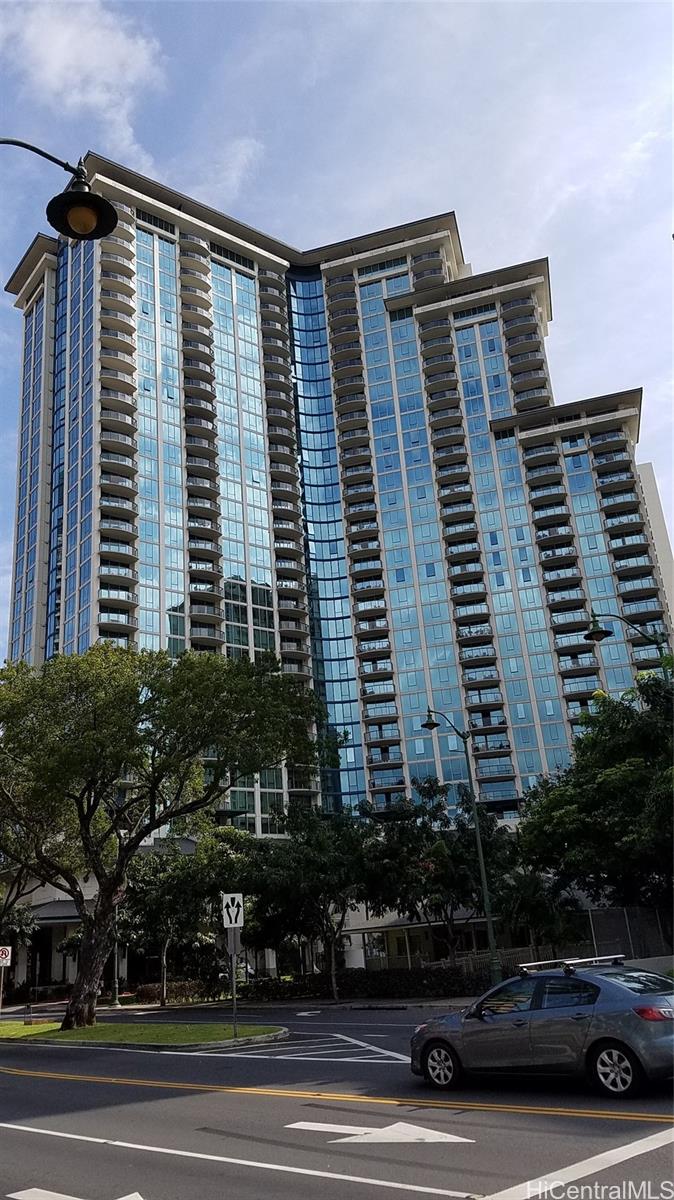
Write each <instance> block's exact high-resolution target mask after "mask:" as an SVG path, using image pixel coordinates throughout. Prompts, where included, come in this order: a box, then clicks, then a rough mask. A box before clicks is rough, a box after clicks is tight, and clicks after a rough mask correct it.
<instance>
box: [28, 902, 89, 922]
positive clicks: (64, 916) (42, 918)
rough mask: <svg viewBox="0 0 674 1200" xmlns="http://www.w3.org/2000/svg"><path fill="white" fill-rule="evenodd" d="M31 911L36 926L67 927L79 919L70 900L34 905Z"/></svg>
mask: <svg viewBox="0 0 674 1200" xmlns="http://www.w3.org/2000/svg"><path fill="white" fill-rule="evenodd" d="M32 911H33V916H34V917H35V920H36V921H37V923H38V925H69V924H71V923H72V922H76V923H79V919H80V917H79V913H78V911H77V909H76V908H75V904H74V902H73V901H72V900H48V901H47V902H46V903H45V904H36V905H35V907H34V909H33V910H32Z"/></svg>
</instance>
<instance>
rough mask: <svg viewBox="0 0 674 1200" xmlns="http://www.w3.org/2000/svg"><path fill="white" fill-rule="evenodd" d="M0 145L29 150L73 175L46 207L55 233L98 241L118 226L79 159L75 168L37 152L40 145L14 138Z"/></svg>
mask: <svg viewBox="0 0 674 1200" xmlns="http://www.w3.org/2000/svg"><path fill="white" fill-rule="evenodd" d="M0 146H19V147H20V149H22V150H30V152H31V154H38V155H39V156H40V158H46V159H47V160H48V162H53V163H56V166H57V167H62V168H63V170H64V171H68V172H69V173H70V174H71V175H72V179H71V181H70V183H69V184H68V187H67V188H66V190H65V191H64V192H59V194H58V195H57V196H53V197H52V199H51V200H50V201H49V204H48V205H47V220H48V221H49V224H50V225H51V226H52V228H53V229H55V230H56V231H57V233H62V234H63V235H64V236H65V237H70V238H75V239H76V240H77V241H80V242H91V241H98V240H99V239H100V238H103V237H107V236H108V234H110V233H112V231H113V229H114V228H115V226H116V224H117V213H116V211H115V208H114V205H112V204H111V203H110V201H109V200H106V199H105V197H104V196H99V195H98V194H97V193H96V192H92V190H91V184H90V183H89V181H88V179H87V173H86V170H85V168H84V162H83V160H82V159H80V161H79V162H78V164H77V166H76V167H74V166H73V165H72V163H69V162H65V161H64V160H63V159H62V158H55V157H54V155H53V154H48V153H47V151H46V150H40V148H39V146H32V145H31V144H30V142H19V141H17V140H16V139H15V138H0Z"/></svg>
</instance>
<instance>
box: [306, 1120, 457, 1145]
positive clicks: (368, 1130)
mask: <svg viewBox="0 0 674 1200" xmlns="http://www.w3.org/2000/svg"><path fill="white" fill-rule="evenodd" d="M286 1129H309V1130H314V1131H315V1132H316V1133H346V1134H348V1135H349V1136H348V1137H338V1138H331V1139H330V1140H331V1142H472V1141H474V1139H473V1138H465V1137H458V1136H457V1134H455V1133H441V1132H440V1130H439V1129H423V1128H422V1127H421V1125H408V1124H407V1122H406V1121H395V1122H394V1123H393V1125H384V1126H383V1127H380V1128H377V1127H376V1126H373V1125H324V1124H322V1123H321V1122H319V1121H296V1122H295V1124H294V1125H286Z"/></svg>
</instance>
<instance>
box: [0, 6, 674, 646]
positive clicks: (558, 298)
mask: <svg viewBox="0 0 674 1200" xmlns="http://www.w3.org/2000/svg"><path fill="white" fill-rule="evenodd" d="M671 48H672V30H671V9H670V6H669V4H668V3H659V2H657V3H651V2H649V0H639V2H637V3H629V2H626V3H617V4H616V3H612V2H611V0H607V2H603V0H593V2H590V3H575V2H572V0H563V2H560V3H557V2H555V0H549V2H548V0H539V2H536V3H527V2H519V0H517V2H514V3H511V2H509V0H502V2H497V3H491V2H485V3H481V2H480V0H477V2H473V3H453V2H451V0H446V2H441V3H435V2H431V0H406V2H404V3H397V2H393V0H367V2H364V3H350V2H348V0H342V2H337V3H333V2H331V0H325V2H324V0H310V2H308V3H289V2H286V0H273V2H265V3H257V2H256V0H219V2H213V3H210V2H208V3H204V2H201V0H157V2H155V3H143V2H133V3H121V4H120V3H116V2H114V0H77V2H75V3H65V4H62V3H60V2H59V0H51V2H50V3H47V4H42V3H40V4H32V3H30V2H28V3H27V2H26V0H0V77H1V78H2V84H1V85H0V86H1V92H0V105H1V108H2V112H3V117H4V121H3V125H4V130H3V132H4V135H5V136H8V137H17V138H21V139H23V140H26V141H32V142H37V143H38V144H39V145H42V146H44V147H45V148H46V149H48V150H51V151H52V153H55V154H57V155H59V156H63V157H65V158H69V159H70V160H71V161H72V160H76V159H77V157H78V156H79V155H80V154H81V153H83V152H84V151H86V150H87V149H89V148H93V149H96V150H98V151H99V152H101V153H102V154H105V155H107V156H108V157H110V158H113V159H116V160H118V161H120V162H125V163H127V164H128V165H130V166H132V167H135V168H137V169H139V170H141V171H144V172H145V173H147V174H150V175H153V176H155V177H157V178H159V179H161V180H163V181H165V182H167V183H169V184H173V185H174V186H176V187H178V188H180V189H182V190H184V191H187V192H190V193H191V194H193V195H196V196H199V197H201V198H203V199H204V200H207V201H208V202H210V203H211V204H214V205H215V206H216V207H219V208H221V209H223V210H225V211H228V212H231V213H233V214H234V215H236V216H239V217H241V218H242V219H243V220H245V221H247V222H249V223H250V224H252V225H257V226H258V227H260V228H262V229H265V230H266V231H268V232H270V233H274V234H277V235H278V236H279V237H282V238H284V239H286V240H288V241H290V242H292V243H294V244H295V245H298V246H303V247H308V246H311V245H318V244H320V243H322V242H327V241H333V240H336V239H338V238H341V237H347V236H348V235H350V234H351V235H355V234H358V233H363V232H367V231H368V230H370V229H374V228H378V227H381V226H385V225H393V224H396V223H398V222H401V221H405V220H408V219H411V218H414V217H419V216H422V215H425V214H430V213H435V212H440V211H444V210H446V209H452V208H453V209H455V210H456V213H457V216H458V221H459V228H460V230H461V236H462V241H463V246H464V252H465V254H466V257H467V259H469V261H471V262H472V264H473V268H474V270H476V271H479V270H485V269H487V268H489V267H493V266H504V265H507V264H508V263H514V262H519V261H523V260H526V259H529V258H533V257H536V256H539V255H549V257H550V269H551V279H552V294H553V310H554V320H553V323H552V326H551V330H550V337H549V339H548V352H549V358H550V365H551V370H552V378H553V385H554V389H555V397H556V401H557V402H558V403H563V402H565V401H570V400H574V399H578V398H581V397H584V396H590V395H597V394H600V393H603V392H610V391H613V390H619V389H621V388H626V387H632V386H635V385H643V387H644V393H645V394H644V409H643V418H642V437H641V445H640V454H639V457H640V459H641V461H649V460H650V461H653V462H654V463H655V467H656V472H657V475H658V479H659V482H660V490H661V493H662V497H663V502H664V503H665V507H666V510H667V511H668V512H669V515H670V519H671V515H672V499H671V494H672V487H671V482H672V435H671V428H672V416H671V414H672V407H671V366H672V338H671V328H672V326H671V317H672V313H671V297H670V286H669V281H670V271H669V256H670V254H671V249H672V240H671V232H670V215H669V213H670V199H671V183H670V163H671V145H670V142H671V117H670V103H671V97H670V74H671V71H670V67H671ZM0 153H1V154H2V168H3V171H2V178H3V188H2V192H1V194H0V273H1V274H2V279H3V281H4V280H6V279H7V277H8V276H9V273H10V271H11V269H12V268H13V266H14V265H15V263H16V262H17V261H18V259H19V258H20V256H21V254H22V253H23V251H24V249H25V247H26V246H27V244H28V242H29V241H30V240H31V239H32V237H33V235H34V233H35V232H37V231H38V230H39V229H47V228H48V227H47V225H46V221H45V218H44V206H45V204H46V202H47V200H48V199H49V197H50V196H51V195H52V194H53V193H54V192H56V191H58V190H60V189H61V187H62V186H63V185H64V183H65V178H66V177H65V176H64V175H63V174H62V173H60V172H59V171H58V169H57V168H55V167H51V166H50V165H48V164H47V163H43V162H41V161H40V160H39V159H36V158H34V157H32V156H30V155H28V154H26V153H24V152H21V151H18V150H13V149H7V148H1V147H0ZM20 325H21V322H20V318H19V316H18V314H17V313H16V312H15V311H14V310H13V309H12V306H11V300H10V298H9V297H3V299H2V301H0V351H1V352H0V388H1V392H0V395H1V397H2V407H1V409H0V413H1V416H0V420H1V426H0V430H1V433H2V436H1V437H0V656H1V653H2V652H4V648H5V645H6V611H7V602H8V588H9V570H10V566H11V538H12V524H13V509H14V470H15V452H16V411H17V394H18V366H19V353H20Z"/></svg>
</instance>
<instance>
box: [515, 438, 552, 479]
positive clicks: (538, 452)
mask: <svg viewBox="0 0 674 1200" xmlns="http://www.w3.org/2000/svg"><path fill="white" fill-rule="evenodd" d="M558 456H559V447H558V446H557V445H556V443H555V442H542V443H541V444H540V445H538V446H525V447H524V449H523V450H522V458H523V459H524V463H525V465H526V467H527V471H528V473H529V474H532V472H531V471H529V463H530V462H536V461H537V460H538V459H539V458H558Z"/></svg>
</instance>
